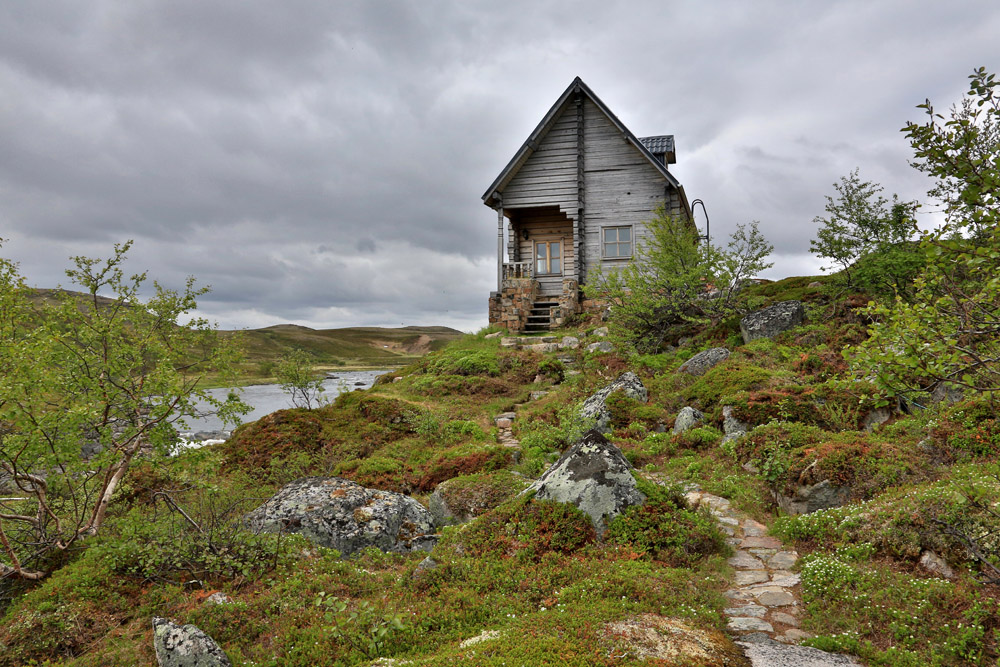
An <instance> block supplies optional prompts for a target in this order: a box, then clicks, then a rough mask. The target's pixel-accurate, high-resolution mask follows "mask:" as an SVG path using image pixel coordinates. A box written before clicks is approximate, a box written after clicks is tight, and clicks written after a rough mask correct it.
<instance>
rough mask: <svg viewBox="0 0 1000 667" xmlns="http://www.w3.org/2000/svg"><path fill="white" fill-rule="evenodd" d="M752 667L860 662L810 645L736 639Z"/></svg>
mask: <svg viewBox="0 0 1000 667" xmlns="http://www.w3.org/2000/svg"><path fill="white" fill-rule="evenodd" d="M736 644H737V646H740V647H741V648H742V649H743V651H744V653H745V655H746V657H747V658H749V659H750V664H751V665H753V667H786V666H787V667H861V662H860V661H859V660H858V659H857V658H855V657H853V656H849V655H844V654H842V653H828V652H827V651H821V650H820V649H818V648H812V647H810V646H790V645H788V644H782V643H781V642H776V641H774V640H765V641H755V642H749V641H738V642H736Z"/></svg>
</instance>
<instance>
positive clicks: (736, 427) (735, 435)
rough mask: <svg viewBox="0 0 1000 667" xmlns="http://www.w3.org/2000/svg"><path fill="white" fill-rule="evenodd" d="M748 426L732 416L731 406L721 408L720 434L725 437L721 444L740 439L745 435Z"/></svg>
mask: <svg viewBox="0 0 1000 667" xmlns="http://www.w3.org/2000/svg"><path fill="white" fill-rule="evenodd" d="M749 428H750V427H749V425H748V424H746V423H745V422H741V421H740V420H739V419H737V418H736V416H735V415H734V414H733V406H731V405H726V406H723V408H722V432H723V433H725V436H723V438H722V442H724V443H725V442H729V441H730V440H737V439H739V438H742V437H743V436H745V435H746V434H747V431H748V430H749Z"/></svg>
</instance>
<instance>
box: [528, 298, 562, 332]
mask: <svg viewBox="0 0 1000 667" xmlns="http://www.w3.org/2000/svg"><path fill="white" fill-rule="evenodd" d="M558 305H559V302H558V301H536V302H535V303H534V304H532V306H531V313H530V314H529V315H528V321H527V322H526V323H525V325H524V331H525V333H530V332H532V331H549V330H550V329H552V309H553V308H555V307H556V306H558Z"/></svg>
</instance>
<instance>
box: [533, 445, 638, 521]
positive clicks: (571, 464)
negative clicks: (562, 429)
mask: <svg viewBox="0 0 1000 667" xmlns="http://www.w3.org/2000/svg"><path fill="white" fill-rule="evenodd" d="M532 492H534V494H535V498H536V499H538V500H555V501H557V502H560V503H570V504H571V505H573V506H575V507H576V508H578V509H579V510H580V511H582V512H583V513H584V514H586V515H587V516H589V517H590V520H591V522H593V524H594V529H595V530H596V531H597V534H598V535H599V536H600V535H603V534H604V530H605V529H606V528H607V525H608V522H609V521H611V519H613V518H614V517H616V516H618V515H619V514H621V513H622V512H624V511H625V509H627V508H628V507H631V506H632V505H640V504H642V503H643V502H645V500H646V496H644V495H643V494H642V493H641V492H640V491H639V488H638V486H637V485H636V483H635V478H634V477H633V476H632V466H631V465H630V464H629V462H628V461H627V460H626V459H625V456H624V455H623V454H622V453H621V450H619V449H618V448H617V447H615V446H614V445H613V444H611V443H610V442H608V440H607V438H605V437H604V436H603V435H601V434H600V433H599V432H598V431H596V430H591V431H587V433H585V434H584V436H583V437H582V438H581V439H580V440H579V441H578V442H577V443H576V444H574V445H573V446H572V447H570V448H569V449H568V450H566V453H565V454H563V455H562V457H561V458H560V459H559V460H558V461H556V462H555V463H554V464H552V467H551V468H549V469H548V470H547V471H546V472H545V474H543V475H542V476H541V477H539V478H538V480H536V481H535V483H534V484H532V485H531V486H529V487H528V488H527V489H525V493H532Z"/></svg>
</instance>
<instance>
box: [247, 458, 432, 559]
mask: <svg viewBox="0 0 1000 667" xmlns="http://www.w3.org/2000/svg"><path fill="white" fill-rule="evenodd" d="M244 520H245V522H246V524H247V525H248V526H249V527H250V528H252V529H255V530H260V531H264V532H287V533H299V534H301V535H303V536H305V537H306V538H308V539H309V540H311V541H313V542H315V543H316V544H319V545H320V546H324V547H330V548H333V549H336V550H338V551H339V552H340V553H341V554H342V555H344V556H349V555H351V554H353V553H355V552H357V551H360V550H362V549H365V548H367V547H377V548H379V549H381V550H382V551H393V552H408V551H418V550H423V551H430V550H431V549H432V548H433V547H434V544H435V543H436V542H437V537H436V536H435V535H434V519H433V517H431V514H430V512H428V511H427V510H426V509H425V508H424V507H423V505H421V504H420V503H418V502H417V501H416V500H414V499H413V498H410V497H409V496H404V495H403V494H401V493H393V492H391V491H380V490H377V489H368V488H365V487H363V486H361V485H360V484H356V483H355V482H352V481H350V480H346V479H341V478H339V477H305V478H303V479H298V480H295V481H294V482H289V483H288V484H286V485H285V486H284V487H282V488H281V490H280V491H278V492H277V493H276V494H274V496H272V497H271V498H270V499H269V500H268V501H267V502H265V503H264V504H263V505H261V506H260V507H258V508H257V509H255V510H253V511H252V512H250V513H248V514H247V515H246V516H245V517H244Z"/></svg>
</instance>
